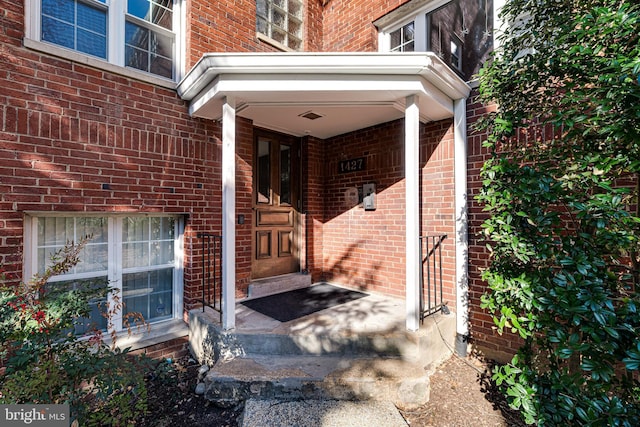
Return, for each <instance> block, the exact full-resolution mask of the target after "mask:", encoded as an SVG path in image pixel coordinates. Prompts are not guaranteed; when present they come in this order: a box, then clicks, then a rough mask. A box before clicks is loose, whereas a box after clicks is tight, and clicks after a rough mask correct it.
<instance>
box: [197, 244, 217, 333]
mask: <svg viewBox="0 0 640 427" xmlns="http://www.w3.org/2000/svg"><path fill="white" fill-rule="evenodd" d="M198 239H202V311H203V312H204V309H205V307H210V308H212V309H213V310H215V311H217V312H218V313H220V322H222V236H219V235H216V234H210V233H198Z"/></svg>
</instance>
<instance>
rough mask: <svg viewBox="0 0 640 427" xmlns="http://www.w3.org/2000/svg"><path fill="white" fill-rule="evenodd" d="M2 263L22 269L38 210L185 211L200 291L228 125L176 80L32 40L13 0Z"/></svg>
mask: <svg viewBox="0 0 640 427" xmlns="http://www.w3.org/2000/svg"><path fill="white" fill-rule="evenodd" d="M2 6H3V10H5V11H6V12H4V13H3V14H2V18H1V19H2V21H3V22H2V24H3V25H2V28H3V29H2V33H1V34H2V43H3V44H2V49H1V50H0V63H1V64H2V66H1V70H0V87H2V88H3V90H2V91H1V93H0V118H1V124H0V229H1V233H0V264H1V265H3V266H4V267H5V269H6V270H8V271H9V272H10V273H14V274H15V275H14V276H13V279H15V280H17V279H20V276H21V272H22V261H23V260H22V247H23V245H24V241H23V235H24V229H23V220H24V215H25V213H27V212H68V213H69V214H76V213H83V212H105V213H122V212H130V213H154V212H163V213H172V214H186V233H185V252H186V254H185V255H186V256H185V304H186V306H187V307H192V306H193V305H195V304H197V302H198V301H197V300H198V298H199V295H200V293H201V267H200V264H199V262H200V261H199V260H200V259H201V253H200V246H199V244H198V243H199V242H198V239H196V238H195V235H196V233H198V232H200V231H213V232H218V233H219V232H220V223H221V212H220V209H221V208H220V205H221V195H220V188H221V181H220V143H219V139H220V126H219V124H217V123H216V122H213V121H208V120H199V119H193V118H191V117H189V114H188V111H187V105H186V103H185V102H184V101H182V100H180V99H179V97H178V96H177V94H176V93H175V91H173V90H169V89H165V88H161V87H156V86H153V85H151V84H147V83H144V82H141V81H137V80H131V79H127V78H125V77H123V76H119V75H114V74H111V73H108V72H104V71H101V70H97V69H93V68H90V67H87V66H84V65H82V64H78V63H73V62H70V61H66V60H63V59H58V58H54V57H51V56H48V55H46V54H40V53H36V52H33V51H30V50H27V49H24V48H23V47H22V43H21V37H22V14H23V9H22V6H21V5H16V4H14V3H13V2H2Z"/></svg>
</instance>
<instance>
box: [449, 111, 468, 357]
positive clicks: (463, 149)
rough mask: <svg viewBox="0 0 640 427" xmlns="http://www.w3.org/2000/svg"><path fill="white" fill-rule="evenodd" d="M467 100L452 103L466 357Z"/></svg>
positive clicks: (459, 324)
mask: <svg viewBox="0 0 640 427" xmlns="http://www.w3.org/2000/svg"><path fill="white" fill-rule="evenodd" d="M466 103H467V100H466V99H457V100H455V101H454V103H453V140H454V170H455V172H454V177H455V178H454V179H455V215H456V345H455V350H456V353H457V354H458V355H459V356H466V354H467V337H468V335H469V276H468V265H469V240H468V236H467V229H468V212H467V105H466Z"/></svg>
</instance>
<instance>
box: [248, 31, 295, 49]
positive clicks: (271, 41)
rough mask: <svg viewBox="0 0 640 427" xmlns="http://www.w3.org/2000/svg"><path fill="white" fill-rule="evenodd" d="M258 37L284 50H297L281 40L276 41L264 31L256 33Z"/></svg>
mask: <svg viewBox="0 0 640 427" xmlns="http://www.w3.org/2000/svg"><path fill="white" fill-rule="evenodd" d="M256 37H257V38H258V40H260V41H263V42H265V43H267V44H269V45H271V46H273V47H275V48H276V49H279V50H281V51H283V52H296V51H295V50H293V49H291V48H289V47H286V46H285V45H283V44H282V43H280V42H277V41H275V40H274V39H272V38H271V37H268V36H265V35H264V34H262V33H256Z"/></svg>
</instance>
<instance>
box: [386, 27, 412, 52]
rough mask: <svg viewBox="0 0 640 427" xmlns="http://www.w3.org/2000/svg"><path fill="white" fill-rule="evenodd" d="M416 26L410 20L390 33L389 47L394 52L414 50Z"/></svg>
mask: <svg viewBox="0 0 640 427" xmlns="http://www.w3.org/2000/svg"><path fill="white" fill-rule="evenodd" d="M414 38H415V26H414V23H413V22H409V23H408V24H406V25H404V26H403V27H400V28H398V29H397V30H395V31H393V32H391V33H390V34H389V47H390V50H391V51H392V52H413V50H414V44H413V43H414Z"/></svg>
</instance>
